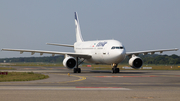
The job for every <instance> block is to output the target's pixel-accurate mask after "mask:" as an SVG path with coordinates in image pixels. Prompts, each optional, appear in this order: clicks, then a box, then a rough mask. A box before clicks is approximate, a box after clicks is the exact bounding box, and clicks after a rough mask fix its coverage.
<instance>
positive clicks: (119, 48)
mask: <svg viewBox="0 0 180 101" xmlns="http://www.w3.org/2000/svg"><path fill="white" fill-rule="evenodd" d="M111 49H123V47H122V46H120V47H115V46H113V47H112V48H111Z"/></svg>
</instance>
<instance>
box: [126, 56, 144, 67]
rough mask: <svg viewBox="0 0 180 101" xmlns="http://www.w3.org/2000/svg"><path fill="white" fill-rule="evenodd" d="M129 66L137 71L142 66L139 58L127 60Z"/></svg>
mask: <svg viewBox="0 0 180 101" xmlns="http://www.w3.org/2000/svg"><path fill="white" fill-rule="evenodd" d="M129 65H130V66H131V67H132V68H134V69H139V68H141V66H142V65H143V61H142V60H141V58H140V57H137V56H134V57H132V58H131V59H129Z"/></svg>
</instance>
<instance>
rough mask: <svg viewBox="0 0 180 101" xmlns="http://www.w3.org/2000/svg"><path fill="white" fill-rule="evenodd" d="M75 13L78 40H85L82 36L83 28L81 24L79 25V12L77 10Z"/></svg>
mask: <svg viewBox="0 0 180 101" xmlns="http://www.w3.org/2000/svg"><path fill="white" fill-rule="evenodd" d="M74 13H75V26H76V28H75V29H76V41H77V42H83V41H84V40H83V38H82V36H81V29H80V25H79V20H78V14H77V12H74Z"/></svg>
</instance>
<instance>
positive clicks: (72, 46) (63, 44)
mask: <svg viewBox="0 0 180 101" xmlns="http://www.w3.org/2000/svg"><path fill="white" fill-rule="evenodd" d="M46 44H47V45H55V46H65V47H74V45H67V44H57V43H46Z"/></svg>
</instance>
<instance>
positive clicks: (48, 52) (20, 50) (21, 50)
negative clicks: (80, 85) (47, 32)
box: [1, 49, 91, 59]
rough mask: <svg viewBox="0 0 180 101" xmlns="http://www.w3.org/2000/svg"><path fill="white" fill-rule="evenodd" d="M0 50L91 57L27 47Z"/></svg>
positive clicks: (82, 56) (82, 55) (89, 56)
mask: <svg viewBox="0 0 180 101" xmlns="http://www.w3.org/2000/svg"><path fill="white" fill-rule="evenodd" d="M1 51H18V52H20V54H22V53H23V52H31V55H33V54H34V53H40V55H43V54H44V53H46V54H52V56H54V55H55V54H59V55H69V56H72V57H80V58H85V59H88V58H91V55H89V54H83V53H71V52H56V51H43V50H29V49H2V50H1Z"/></svg>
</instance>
